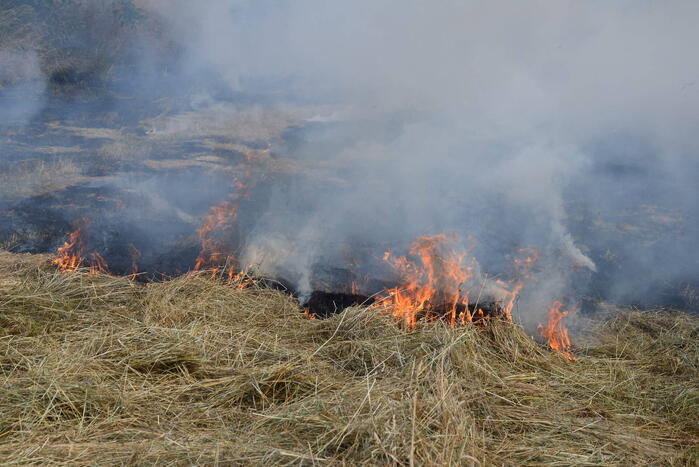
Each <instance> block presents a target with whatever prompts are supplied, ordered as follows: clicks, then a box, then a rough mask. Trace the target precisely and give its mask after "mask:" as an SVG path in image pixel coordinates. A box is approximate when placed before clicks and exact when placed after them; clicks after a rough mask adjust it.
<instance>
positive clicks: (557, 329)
mask: <svg viewBox="0 0 699 467" xmlns="http://www.w3.org/2000/svg"><path fill="white" fill-rule="evenodd" d="M564 306H565V305H564V304H563V303H562V302H559V301H555V302H553V304H552V305H551V308H549V310H548V322H547V323H546V324H540V325H539V332H540V333H541V337H543V338H544V339H546V341H547V342H548V344H549V347H551V349H553V350H555V351H556V352H559V353H560V354H561V355H563V356H564V357H565V358H567V359H568V360H572V359H573V356H572V354H571V353H570V349H571V341H570V336H569V335H568V329H566V327H565V325H564V324H563V318H565V317H566V316H568V314H570V313H571V312H572V311H575V309H574V308H569V309H567V310H564V309H563V307H564Z"/></svg>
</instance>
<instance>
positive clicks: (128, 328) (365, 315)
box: [0, 253, 699, 465]
mask: <svg viewBox="0 0 699 467" xmlns="http://www.w3.org/2000/svg"><path fill="white" fill-rule="evenodd" d="M589 319H590V322H589V323H587V325H586V326H585V327H586V328H587V329H588V330H589V332H587V334H586V335H585V336H582V337H580V338H578V341H577V346H576V348H575V350H574V356H575V359H574V361H572V362H571V361H568V360H566V359H565V358H563V357H561V356H560V355H558V354H556V353H553V352H551V351H549V350H548V349H546V348H545V347H543V346H541V345H540V344H538V343H536V342H535V341H534V340H533V339H531V338H530V337H528V336H527V335H526V334H525V333H524V332H523V331H522V330H521V329H519V328H518V327H517V326H516V325H510V324H506V323H499V324H498V323H496V324H495V325H491V326H489V327H482V326H476V325H470V326H462V327H458V328H449V327H447V326H444V325H441V324H439V323H436V324H430V325H426V326H423V327H419V328H418V329H417V330H415V331H413V332H410V333H408V332H405V331H403V330H401V329H399V327H398V326H396V324H395V322H394V321H393V318H391V317H390V315H389V314H388V313H385V312H383V311H381V310H380V309H361V308H354V309H349V310H347V311H346V312H344V313H341V314H339V315H336V316H334V317H332V318H330V319H327V320H314V319H308V318H307V317H306V316H304V314H303V313H301V310H300V308H299V307H298V305H297V304H296V302H295V301H294V300H293V299H292V298H291V297H290V296H288V295H286V294H284V293H283V292H279V291H276V290H271V289H268V288H264V287H250V288H245V289H240V288H237V287H232V286H230V285H226V284H223V283H220V282H217V281H212V280H209V279H208V278H207V277H205V276H202V275H196V274H189V275H185V276H182V277H179V278H176V279H173V280H169V281H164V282H160V283H150V284H148V285H147V286H144V285H142V284H138V283H135V282H131V281H129V280H127V279H125V278H117V277H111V276H106V275H89V274H87V273H82V272H75V273H57V272H55V270H54V269H53V267H51V266H49V263H48V258H47V257H46V256H42V255H16V254H11V253H2V254H0V336H1V337H0V349H1V350H0V368H1V370H2V391H0V406H1V407H2V411H1V413H0V458H1V459H2V460H3V464H5V465H27V464H42V465H43V464H63V465H104V464H141V465H149V464H153V463H161V464H182V465H184V464H192V463H195V464H217V463H220V464H236V463H242V464H259V463H267V464H274V465H286V464H293V465H325V464H334V465H337V464H345V465H360V464H372V465H376V464H410V465H413V464H415V465H444V464H449V463H452V464H456V463H458V464H471V465H493V464H497V465H503V464H504V465H602V464H604V465H610V464H624V465H631V464H632V465H648V464H656V465H657V464H670V465H696V462H697V461H698V460H699V444H698V442H699V419H698V418H697V417H696V414H697V413H698V410H699V387H698V386H697V381H698V380H699V372H698V369H699V344H698V342H699V339H697V333H698V332H699V321H698V320H697V319H696V318H695V317H690V316H687V315H684V314H681V313H676V312H670V311H667V310H665V311H662V312H656V311H638V310H621V309H612V308H609V309H608V310H607V312H606V314H605V316H604V317H601V316H600V317H593V316H590V317H589Z"/></svg>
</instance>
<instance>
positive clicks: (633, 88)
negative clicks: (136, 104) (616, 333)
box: [27, 0, 699, 312]
mask: <svg viewBox="0 0 699 467" xmlns="http://www.w3.org/2000/svg"><path fill="white" fill-rule="evenodd" d="M138 4H139V5H141V6H142V7H143V8H145V11H147V12H148V13H149V14H154V15H156V16H157V18H158V20H159V22H160V23H159V24H160V25H161V26H162V33H163V34H165V35H167V36H168V37H169V39H170V40H171V41H172V42H173V43H174V44H175V46H173V47H172V48H171V50H176V53H175V52H172V57H169V58H170V59H169V60H163V59H162V57H159V58H156V57H157V56H158V53H157V51H155V50H154V47H153V44H151V43H149V42H148V40H147V39H146V38H145V37H144V38H141V39H139V40H140V41H141V42H142V43H141V44H138V43H137V44H136V45H133V47H132V49H131V50H132V53H134V54H135V55H137V56H138V60H137V61H136V63H137V67H136V68H137V70H135V71H134V70H132V69H129V70H130V72H131V71H133V78H131V79H126V81H122V82H121V84H120V86H122V87H124V88H126V87H128V88H134V87H135V88H139V87H140V88H142V89H144V90H147V92H159V93H160V94H167V93H169V94H170V95H172V96H176V97H177V98H180V97H183V96H184V97H183V98H184V100H187V101H188V102H187V104H186V105H188V106H189V108H195V109H197V110H201V109H206V108H208V109H210V110H211V112H209V113H210V114H211V113H217V112H220V111H224V110H225V111H224V113H230V112H233V113H236V112H238V111H239V109H240V108H242V107H243V105H242V104H240V102H239V101H240V100H241V99H242V98H241V96H246V99H248V100H252V101H253V102H255V103H256V104H261V105H267V106H273V107H276V108H278V109H280V111H282V112H285V111H289V112H292V113H294V112H295V115H303V116H304V119H305V120H304V122H303V126H302V127H301V128H297V129H296V130H295V131H294V132H291V133H290V134H289V135H287V136H289V139H293V140H294V141H293V144H292V143H291V142H289V140H284V141H280V140H277V141H275V142H274V144H273V146H272V148H271V150H272V153H273V154H274V155H275V156H278V157H282V158H293V159H294V160H298V161H300V162H301V163H303V164H305V165H304V166H305V167H322V168H323V170H324V174H325V178H324V179H323V180H322V181H318V180H312V179H311V178H310V177H305V178H304V177H303V176H300V177H298V178H297V179H291V180H289V179H284V180H277V182H278V183H276V184H275V183H271V184H270V185H269V186H268V187H267V188H266V193H265V198H264V200H265V201H264V203H263V204H264V205H263V206H258V208H259V209H256V211H255V215H254V218H251V219H249V221H250V222H249V224H248V225H246V227H245V229H246V235H245V243H244V245H243V246H242V247H241V248H242V251H241V261H242V262H243V263H244V264H252V265H255V266H256V267H257V269H258V271H259V272H261V273H263V274H268V275H276V276H281V277H283V278H285V279H286V280H290V281H292V282H294V285H295V287H296V288H297V289H298V290H299V291H300V293H301V294H308V293H310V292H311V290H312V289H313V287H314V284H313V280H314V279H313V278H314V276H315V275H316V274H317V271H318V269H319V268H321V269H322V268H332V267H343V266H345V265H346V255H345V248H346V247H347V245H354V246H356V247H357V248H356V249H357V251H353V252H352V254H353V255H355V256H359V257H360V259H361V260H363V261H364V262H365V263H367V264H369V263H372V262H373V261H374V259H375V256H376V255H377V254H380V253H381V251H380V250H381V249H387V248H391V249H397V250H399V249H401V248H403V249H405V248H407V246H408V245H409V243H410V241H411V240H412V239H413V238H415V237H417V236H420V235H424V234H436V233H441V232H456V233H458V234H459V235H460V236H461V238H462V239H463V241H464V242H465V243H472V244H473V245H474V246H473V248H472V253H473V255H474V256H475V257H476V258H477V259H478V261H479V263H480V267H481V268H482V269H483V271H485V272H487V273H488V274H491V275H496V276H497V275H498V274H502V273H503V271H505V270H506V267H507V264H508V262H509V261H510V260H511V255H512V254H513V252H515V251H517V249H518V248H523V247H528V246H533V247H535V248H537V249H538V250H539V251H540V252H541V253H542V260H541V265H540V270H539V271H538V272H537V274H536V275H535V277H534V279H533V282H534V283H533V285H532V287H530V288H528V289H526V290H525V292H524V293H523V296H522V304H521V307H522V308H523V309H524V308H526V307H529V308H531V309H536V310H540V311H541V312H543V311H544V310H545V306H546V303H547V302H549V303H550V301H551V300H552V299H559V298H569V297H571V296H573V295H593V296H596V297H600V298H605V299H618V300H637V299H638V300H648V299H654V298H655V297H656V296H657V295H658V294H661V293H662V286H661V285H660V284H666V283H668V282H672V281H674V282H677V283H678V284H679V283H680V282H682V281H685V282H687V281H688V282H699V280H697V278H698V277H699V260H697V259H696V258H689V257H688V255H687V252H688V251H693V249H694V248H695V247H694V246H693V243H692V242H693V240H692V239H693V238H695V237H696V234H697V233H699V222H698V221H697V206H696V200H697V199H698V196H699V188H697V186H696V183H695V180H694V178H695V177H696V174H697V173H699V172H698V171H697V169H699V163H698V162H697V157H696V153H697V151H698V150H699V139H698V138H697V136H696V128H695V127H696V122H697V121H699V61H697V60H696V59H695V58H694V55H695V54H694V51H693V48H694V44H696V43H699V30H697V28H696V26H695V19H696V18H697V17H698V15H699V4H697V2H694V1H691V0H687V1H669V2H664V3H663V4H662V5H659V4H658V3H657V2H652V1H643V0H641V1H639V0H626V1H617V2H609V1H597V0H594V1H588V2H578V1H558V2H550V1H543V0H540V1H538V0H535V1H530V2H520V1H516V0H495V1H493V0H490V1H475V0H473V1H461V0H459V1H457V0H442V1H439V2H427V1H419V0H401V1H398V0H373V1H368V0H357V1H354V2H342V3H339V2H324V1H321V0H294V1H291V0H275V1H271V2H255V1H250V0H211V1H207V2H204V3H201V2H199V3H197V2H188V1H185V0H177V1H170V0H168V1H165V0H143V1H140V2H138ZM139 51H141V52H140V53H139ZM164 63H165V65H164ZM159 66H162V67H164V68H167V73H164V74H167V78H163V75H164V74H160V75H157V74H154V73H153V71H152V70H154V69H157V68H158V67H159ZM236 99H238V102H235V101H236ZM231 101H233V102H232V103H231ZM129 105H131V104H129ZM222 109H223V110H222ZM298 109H302V110H298ZM309 109H310V110H309ZM27 115H28V114H27ZM194 117H196V116H194ZM168 122H169V123H168ZM161 123H162V120H161ZM165 123H166V125H164V126H163V127H162V128H160V127H158V128H156V129H154V130H153V131H154V132H155V133H154V135H153V136H152V138H151V139H152V140H153V141H155V142H156V143H157V142H158V141H161V140H158V138H162V141H165V138H166V137H168V135H169V133H168V132H171V133H177V134H187V133H197V132H199V125H201V124H202V123H201V122H198V121H196V118H194V119H192V120H189V119H188V118H186V116H180V117H178V118H177V119H174V120H165ZM224 123H225V122H224ZM224 126H225V125H224ZM207 128H208V127H207ZM216 131H217V132H224V133H225V131H228V130H226V128H222V127H221V125H219V126H218V127H217V129H216ZM229 131H230V132H234V131H235V128H233V127H231V128H230V130H229ZM166 133H167V134H166ZM172 189H174V188H172ZM185 189H186V188H185V187H182V190H185ZM159 196H160V195H159V194H154V196H153V199H154V200H155V199H159V198H158V197H159ZM183 215H184V214H183ZM674 219H681V224H682V227H681V228H680V229H679V231H675V230H673V231H672V232H671V233H670V229H669V228H667V229H666V227H667V225H668V223H672V222H674ZM629 225H631V227H629ZM634 229H636V230H634ZM639 232H640V233H639ZM365 245H371V246H373V247H370V248H367V249H363V246H365ZM372 273H373V274H377V275H378V274H380V273H381V271H380V270H379V268H374V270H373V271H372Z"/></svg>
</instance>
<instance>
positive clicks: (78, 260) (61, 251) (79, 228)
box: [53, 217, 88, 272]
mask: <svg viewBox="0 0 699 467" xmlns="http://www.w3.org/2000/svg"><path fill="white" fill-rule="evenodd" d="M87 224H88V221H87V219H86V218H84V217H81V218H80V219H78V220H76V221H75V222H73V231H72V232H71V233H70V234H69V235H68V241H67V242H65V243H63V246H61V247H58V250H57V252H56V258H55V259H54V260H53V264H55V265H56V266H58V269H59V270H60V271H64V272H66V271H75V270H77V269H79V268H80V267H81V266H82V264H83V262H84V261H85V259H84V258H83V254H84V251H85V243H86V241H85V240H86V239H85V237H86V234H85V228H86V227H87Z"/></svg>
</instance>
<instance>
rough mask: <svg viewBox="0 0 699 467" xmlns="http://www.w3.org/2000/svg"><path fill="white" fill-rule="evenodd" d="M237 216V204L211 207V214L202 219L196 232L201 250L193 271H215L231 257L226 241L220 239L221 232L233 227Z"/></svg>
mask: <svg viewBox="0 0 699 467" xmlns="http://www.w3.org/2000/svg"><path fill="white" fill-rule="evenodd" d="M237 216H238V205H237V203H233V202H230V201H224V202H222V203H220V204H218V205H216V206H212V207H211V213H210V214H208V215H207V216H206V217H204V222H203V224H202V226H201V227H199V230H198V231H197V232H198V234H199V242H200V244H201V250H200V252H199V256H198V257H197V260H196V262H195V263H194V270H195V271H201V270H202V269H205V268H213V270H214V271H216V268H217V267H219V266H220V265H221V263H222V262H225V261H228V260H230V258H232V257H233V255H232V254H231V252H229V251H227V250H228V246H227V244H226V243H227V242H226V240H227V239H225V238H221V237H222V232H224V231H228V230H230V229H231V228H232V227H233V225H234V224H235V219H236V217H237ZM215 275H216V273H214V277H215Z"/></svg>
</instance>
